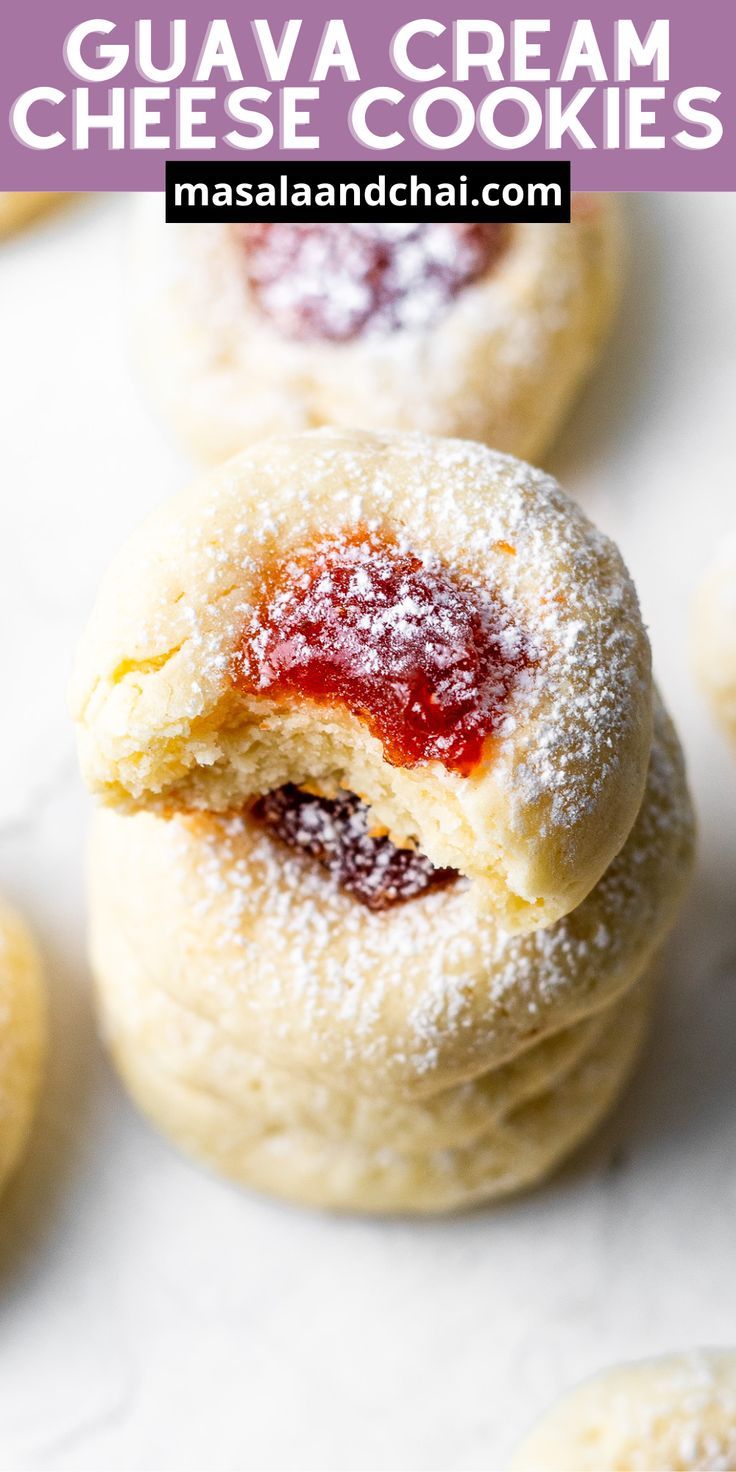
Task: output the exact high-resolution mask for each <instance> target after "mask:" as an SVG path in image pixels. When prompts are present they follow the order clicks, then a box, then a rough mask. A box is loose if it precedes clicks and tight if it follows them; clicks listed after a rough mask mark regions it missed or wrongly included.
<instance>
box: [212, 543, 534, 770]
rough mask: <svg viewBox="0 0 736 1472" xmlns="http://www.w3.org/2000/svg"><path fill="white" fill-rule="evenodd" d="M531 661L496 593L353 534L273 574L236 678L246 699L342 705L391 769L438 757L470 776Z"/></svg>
mask: <svg viewBox="0 0 736 1472" xmlns="http://www.w3.org/2000/svg"><path fill="white" fill-rule="evenodd" d="M532 663H533V660H532V657H531V653H530V650H529V645H528V641H527V640H526V638H525V636H524V634H523V632H522V631H521V630H520V629H519V628H518V626H516V625H515V624H514V622H513V620H512V618H511V616H510V614H509V612H508V610H506V609H505V608H504V607H503V605H502V604H501V603H500V600H499V599H498V598H497V597H495V596H494V594H493V593H490V592H486V591H483V590H479V589H477V588H474V587H465V586H461V585H460V584H459V583H458V582H457V581H456V579H455V578H454V577H453V576H452V575H451V573H450V572H449V570H448V569H447V568H446V567H444V566H443V565H442V564H441V563H439V562H437V561H434V562H430V563H428V564H425V563H424V562H422V561H421V560H420V559H419V558H418V557H416V556H415V555H414V554H413V553H411V552H405V551H402V550H401V549H400V548H399V547H398V546H397V545H396V543H395V542H393V541H390V540H388V539H386V538H383V537H378V536H376V535H375V534H372V533H368V532H358V533H357V534H355V535H353V536H351V537H342V538H340V537H334V538H328V539H326V540H325V541H322V542H320V543H319V544H317V545H314V546H312V547H310V548H307V549H305V550H304V551H302V552H298V553H296V554H294V555H293V556H291V557H289V558H287V559H285V560H284V561H283V562H278V563H276V564H274V565H272V566H271V567H270V568H268V569H267V570H266V575H265V579H264V594H263V597H262V600H261V602H260V603H259V604H258V605H257V606H256V607H255V608H254V609H253V611H252V613H251V616H250V618H249V622H248V625H247V627H246V628H245V629H244V631H243V637H242V641H241V644H240V647H239V648H238V650H237V652H236V654H235V657H234V661H233V667H232V675H233V679H234V682H235V684H236V685H238V686H239V688H240V689H242V690H244V691H245V692H247V693H248V694H258V695H267V696H270V697H272V698H273V697H276V698H278V697H293V696H296V697H303V698H307V699H311V700H316V701H323V702H326V703H329V704H340V705H343V706H345V707H347V709H348V710H349V711H351V712H352V713H353V714H354V715H356V716H358V717H360V719H361V720H363V721H365V723H366V725H367V726H368V727H369V729H370V730H371V731H372V732H373V734H374V735H375V736H377V737H378V739H379V740H380V741H381V743H382V745H383V750H384V753H385V756H386V758H387V760H388V761H390V762H391V763H392V764H393V765H395V766H399V767H413V766H416V765H417V764H418V763H420V762H428V761H440V762H442V763H443V764H444V766H445V767H447V768H449V769H451V770H454V771H457V772H460V773H462V774H464V775H467V774H468V773H470V772H471V771H472V770H473V768H474V767H475V766H476V765H477V763H478V762H479V761H480V759H481V757H482V754H483V745H484V742H485V741H486V739H487V738H488V737H489V736H492V735H493V734H494V733H495V732H496V731H497V730H498V728H499V726H500V725H501V722H502V720H503V718H504V715H505V712H506V707H507V704H508V700H509V696H510V693H511V690H512V687H513V686H514V683H515V682H516V681H517V679H518V677H519V675H520V674H521V672H522V671H523V670H525V669H527V668H529V666H530V665H531V664H532Z"/></svg>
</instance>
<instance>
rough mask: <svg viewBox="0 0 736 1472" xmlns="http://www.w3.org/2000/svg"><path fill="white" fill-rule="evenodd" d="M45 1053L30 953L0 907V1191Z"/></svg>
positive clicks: (21, 1139) (23, 1138) (16, 924)
mask: <svg viewBox="0 0 736 1472" xmlns="http://www.w3.org/2000/svg"><path fill="white" fill-rule="evenodd" d="M45 1052H46V1006H45V995H44V989H43V984H42V979H41V966H40V962H39V959H38V956H37V954H36V949H35V947H34V945H33V942H32V940H31V938H30V936H29V934H28V931H27V930H26V928H25V926H24V925H23V924H22V923H21V921H20V920H19V919H18V917H17V916H16V915H15V914H13V912H12V911H11V910H9V909H8V908H7V907H6V906H5V905H4V904H3V903H2V902H0V1186H2V1185H3V1184H4V1183H5V1181H6V1180H7V1178H8V1176H9V1175H10V1174H11V1172H12V1171H13V1169H14V1168H15V1166H16V1164H17V1163H18V1160H19V1159H20V1156H21V1154H22V1152H23V1150H24V1148H25V1146H26V1142H27V1140H28V1135H29V1133H30V1128H31V1124H32V1121H33V1114H34V1110H35V1105H36V1098H37V1095H38V1089H39V1084H40V1079H41V1072H42V1067H43V1062H44V1056H45Z"/></svg>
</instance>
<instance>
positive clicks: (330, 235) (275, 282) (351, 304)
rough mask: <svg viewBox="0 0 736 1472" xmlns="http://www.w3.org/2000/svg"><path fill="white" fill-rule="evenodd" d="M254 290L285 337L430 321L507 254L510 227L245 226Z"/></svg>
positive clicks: (241, 234)
mask: <svg viewBox="0 0 736 1472" xmlns="http://www.w3.org/2000/svg"><path fill="white" fill-rule="evenodd" d="M235 229H236V231H237V234H238V238H239V240H240V243H241V245H242V247H243V250H244V253H245V261H246V269H247V272H248V279H249V282H250V287H251V290H252V292H253V294H254V296H255V298H256V300H257V302H258V304H259V306H260V308H261V310H262V312H263V313H264V314H265V315H266V316H267V317H269V318H270V319H271V321H272V322H273V323H274V324H275V326H276V327H277V328H278V329H279V331H280V332H282V333H283V334H284V335H285V336H287V337H294V338H303V339H308V338H312V339H315V338H327V339H332V340H333V341H343V340H346V339H348V338H352V337H357V336H359V335H360V334H361V333H364V332H367V331H374V332H376V331H377V332H392V331H396V330H397V329H399V328H409V329H410V328H412V327H414V328H422V327H426V326H428V325H429V324H431V323H432V322H433V321H434V319H435V317H436V316H437V313H438V312H440V311H442V309H443V308H444V307H446V306H447V304H448V303H449V302H450V301H451V300H452V298H453V297H454V296H455V295H456V294H457V292H459V291H460V290H462V288H463V287H464V286H467V285H469V283H470V282H472V281H475V280H477V279H478V277H479V276H482V275H483V274H484V273H485V272H486V271H488V270H489V269H490V267H491V266H492V265H493V264H494V263H495V261H496V260H497V258H498V257H499V256H500V254H501V253H502V251H503V249H504V246H505V243H506V239H507V234H508V232H507V230H506V229H505V227H504V226H503V225H496V224H493V223H491V224H478V225H462V224H450V223H449V222H447V223H444V222H440V223H435V224H430V225H386V224H363V225H335V224H331V225H295V224H273V225H261V224H259V225H254V224H247V225H238V226H236V227H235Z"/></svg>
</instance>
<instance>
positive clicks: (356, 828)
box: [251, 784, 457, 910]
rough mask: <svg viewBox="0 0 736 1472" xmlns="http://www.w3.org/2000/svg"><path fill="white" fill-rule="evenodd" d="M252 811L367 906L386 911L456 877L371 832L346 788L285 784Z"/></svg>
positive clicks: (359, 805)
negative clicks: (317, 789)
mask: <svg viewBox="0 0 736 1472" xmlns="http://www.w3.org/2000/svg"><path fill="white" fill-rule="evenodd" d="M251 815H252V817H254V818H255V819H256V820H257V822H259V823H261V824H262V825H263V826H264V827H265V828H268V830H269V831H270V832H271V833H272V834H274V836H275V837H276V838H279V839H280V840H281V842H282V843H286V844H288V846H289V847H290V848H295V849H299V850H300V851H301V852H302V853H305V854H309V855H310V857H311V858H313V859H316V861H317V863H318V864H320V865H321V866H322V868H323V869H326V870H327V871H328V873H330V874H331V875H332V876H333V878H334V879H335V881H336V882H337V884H339V886H340V888H341V889H343V890H345V891H346V893H347V894H351V895H352V896H353V898H354V899H356V900H359V901H360V903H361V904H363V905H367V907H368V909H369V910H388V909H390V908H391V907H392V906H393V905H400V904H404V903H405V902H406V900H413V899H416V898H417V897H418V896H419V895H422V894H426V893H427V891H428V890H430V889H443V888H445V887H446V886H447V885H448V884H452V883H453V882H454V880H455V879H457V872H456V870H455V869H435V868H434V866H433V865H432V864H431V863H430V861H429V859H427V858H425V857H424V855H423V854H420V853H418V852H417V851H416V850H415V849H410V848H397V847H396V845H395V844H393V843H392V842H391V839H390V838H388V837H387V836H386V835H385V834H382V833H377V834H376V833H372V832H371V829H370V818H369V810H368V808H367V807H366V805H365V803H363V802H361V801H360V798H358V797H355V796H354V794H353V793H350V792H343V793H340V795H339V797H335V798H327V797H318V796H316V795H315V794H313V793H310V792H305V791H304V789H303V788H301V787H294V786H292V785H291V784H288V785H287V786H285V787H278V788H276V790H275V791H274V792H269V793H267V794H266V796H265V797H261V798H259V799H258V802H257V803H255V804H254V806H253V808H252V809H251Z"/></svg>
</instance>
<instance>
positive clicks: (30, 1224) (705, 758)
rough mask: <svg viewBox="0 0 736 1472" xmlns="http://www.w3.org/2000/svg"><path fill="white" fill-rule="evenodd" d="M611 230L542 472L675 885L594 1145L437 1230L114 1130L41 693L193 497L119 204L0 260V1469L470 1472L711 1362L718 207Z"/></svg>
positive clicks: (725, 964) (722, 433)
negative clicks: (648, 1365)
mask: <svg viewBox="0 0 736 1472" xmlns="http://www.w3.org/2000/svg"><path fill="white" fill-rule="evenodd" d="M628 203H629V223H630V236H631V249H630V261H629V275H628V284H627V288H626V293H625V301H624V306H623V311H622V314H621V320H620V325H619V330H618V332H617V334H616V336H615V339H614V341H613V342H612V344H611V346H610V348H609V350H608V352H607V354H606V361H605V363H604V365H603V367H602V369H601V371H600V373H599V375H598V376H597V378H596V380H595V382H594V383H593V384H592V385H591V386H590V388H589V389H588V391H587V392H586V394H585V396H584V398H583V400H582V401H581V403H580V405H579V406H578V408H577V410H576V411H575V413H574V415H573V418H572V421H571V423H570V424H569V425H568V427H567V429H566V431H565V434H564V436H563V438H562V440H561V442H560V443H559V445H558V447H557V449H556V451H555V453H554V454H553V455H552V456H550V457H549V463H550V466H551V468H552V469H553V470H555V472H556V473H557V474H558V475H559V476H560V477H561V478H562V479H563V481H564V482H565V483H566V484H567V485H568V487H569V488H570V489H571V490H572V491H573V492H574V493H575V494H576V495H577V496H579V498H580V499H581V500H582V502H583V504H584V505H585V506H586V508H587V509H588V510H589V511H590V513H591V514H592V515H593V516H594V518H596V519H597V520H598V521H599V522H600V523H601V524H602V525H603V526H604V527H605V528H606V529H607V530H608V531H610V532H612V533H613V535H614V536H615V537H617V538H618V540H619V541H620V543H621V545H622V547H623V550H624V553H625V556H626V557H627V559H628V561H629V564H630V566H631V569H632V571H633V573H634V575H635V577H636V579H637V582H638V584H639V588H640V592H641V597H642V601H643V606H644V612H645V615H646V618H647V620H648V622H649V624H650V627H651V632H652V638H653V643H654V650H655V659H656V664H657V668H658V672H659V677H660V680H661V683H662V685H663V687H664V691H665V694H666V696H667V698H668V700H669V702H670V704H671V706H672V708H673V710H674V713H675V715H676V717H677V719H678V722H679V725H680V729H681V732H682V735H683V738H684V741H685V744H686V748H687V752H688V757H689V762H690V768H691V775H692V782H693V787H694V792H695V796H696V800H697V806H698V811H699V819H700V826H701V844H700V857H699V866H698V870H697V875H696V879H695V883H694V886H693V889H692V892H691V897H690V900H689V903H688V905H687V907H686V909H685V912H684V914H683V917H682V920H681V923H680V925H679V928H678V932H677V934H676V936H675V938H674V941H673V944H672V945H671V946H670V949H669V963H668V967H667V987H666V993H665V995H664V997H663V1000H662V1004H661V1007H660V1012H659V1016H658V1018H657V1022H656V1027H655V1030H654V1035H653V1038H652V1041H651V1045H650V1047H649V1050H648V1052H647V1055H646V1057H645V1059H644V1061H643V1063H642V1065H641V1067H640V1068H639V1071H638V1073H637V1076H636V1078H635V1080H634V1082H633V1085H632V1087H631V1088H630V1089H629V1092H628V1095H627V1097H626V1099H625V1101H624V1102H623V1104H622V1105H621V1107H620V1108H619V1109H618V1111H617V1112H616V1114H615V1116H614V1117H613V1119H612V1120H611V1121H610V1123H609V1124H608V1125H607V1126H606V1127H605V1128H604V1130H603V1132H602V1133H601V1134H599V1136H598V1137H597V1139H596V1140H595V1141H594V1142H593V1144H592V1145H591V1146H589V1147H588V1148H587V1149H586V1150H585V1151H584V1152H583V1154H582V1155H581V1156H578V1158H577V1159H576V1161H575V1162H574V1164H573V1165H572V1166H570V1167H569V1168H568V1169H567V1170H566V1171H565V1172H564V1173H563V1174H562V1175H561V1176H559V1177H558V1178H557V1179H556V1180H555V1181H554V1182H553V1183H551V1184H550V1185H548V1186H547V1187H545V1188H544V1189H543V1190H541V1191H538V1192H536V1193H535V1194H532V1195H529V1196H527V1197H525V1198H524V1199H521V1200H519V1201H517V1202H514V1203H512V1204H509V1205H505V1206H503V1207H501V1208H500V1209H495V1210H483V1211H477V1212H475V1213H474V1214H472V1215H468V1216H465V1217H460V1218H456V1219H454V1220H445V1221H436V1222H435V1221H428V1222H421V1221H419V1222H412V1221H406V1220H400V1221H369V1220H359V1219H358V1220H352V1219H334V1218H330V1217H325V1216H321V1215H319V1214H315V1213H312V1212H309V1211H300V1210H296V1209H290V1208H288V1207H284V1206H282V1205H279V1204H278V1203H276V1202H271V1201H268V1200H261V1199H259V1198H257V1197H254V1196H250V1195H248V1194H247V1193H246V1192H238V1191H237V1190H235V1189H233V1188H232V1187H230V1186H227V1185H224V1184H221V1183H220V1182H218V1181H217V1180H213V1179H210V1178H208V1177H207V1176H206V1175H205V1174H203V1173H201V1172H200V1171H199V1170H197V1169H195V1168H194V1167H193V1166H191V1165H189V1164H188V1163H187V1162H186V1161H185V1160H183V1159H180V1158H179V1157H178V1156H177V1155H176V1154H174V1152H173V1151H172V1150H171V1149H170V1148H169V1147H168V1146H167V1145H166V1144H165V1143H164V1142H163V1141H162V1140H160V1139H159V1138H158V1137H157V1136H156V1135H155V1134H154V1133H153V1132H152V1131H151V1130H150V1129H148V1128H147V1127H146V1126H145V1125H144V1124H143V1123H142V1122H141V1121H140V1120H139V1119H138V1118H137V1116H136V1115H135V1113H134V1112H133V1109H132V1107H131V1106H130V1105H129V1104H128V1103H127V1101H126V1099H125V1097H124V1095H123V1093H122V1091H121V1089H120V1087H119V1086H118V1084H117V1082H116V1080H115V1078H114V1077H113V1075H112V1073H111V1070H110V1068H109V1067H108V1065H107V1063H106V1061H105V1059H104V1057H103V1055H102V1053H101V1051H100V1048H99V1046H98V1044H97V1042H96V1040H95V1032H94V1024H93V1019H92V1015H91V1010H90V1001H89V977H88V974H87V971H86V967H85V958H84V898H83V882H82V862H83V843H84V829H85V824H86V820H87V807H86V799H85V797H84V795H83V793H82V790H81V784H80V782H79V779H78V777H77V775H76V770H75V761H74V754H73V741H72V733H71V731H70V727H69V721H68V719H67V715H66V712H65V704H64V689H65V684H66V680H67V676H68V670H69V664H70V656H71V650H72V647H73V644H74V640H75V638H76V635H77V633H78V631H79V629H80V627H81V624H82V622H83V620H84V618H85V616H86V613H87V611H88V609H89V606H90V603H91V600H92V597H93V593H94V590H95V586H96V584H97V581H98V578H99V575H100V573H101V571H102V568H103V567H104V565H105V564H106V562H107V561H108V559H109V557H110V555H111V553H112V552H113V550H114V549H115V547H116V546H117V544H118V543H119V541H120V540H121V538H122V537H123V535H124V534H125V532H126V531H127V529H128V528H129V527H130V526H131V525H132V524H133V523H134V522H135V521H137V520H138V519H139V518H140V516H141V515H142V514H143V513H144V512H145V511H146V510H147V509H148V508H149V507H150V506H151V505H153V504H154V503H155V502H156V501H158V500H159V499H160V498H162V497H164V496H166V495H168V494H169V493H170V492H171V491H173V490H174V489H176V488H177V487H178V486H179V485H180V484H181V482H182V480H183V479H184V478H185V477H186V476H187V475H188V473H189V470H188V467H187V465H186V462H185V461H184V459H183V457H182V456H180V455H179V453H178V452H177V451H176V450H175V449H174V448H172V446H171V445H170V444H169V443H167V440H166V438H165V436H164V434H163V433H162V432H161V431H160V429H159V427H158V426H157V424H156V423H155V421H154V419H153V417H152V416H151V415H150V414H149V412H148V409H147V407H146V404H145V401H144V398H143V396H142V394H140V393H139V391H138V389H137V387H136V384H135V380H134V376H133V373H132V371H131V368H130V364H129V362H128V358H127V348H126V343H125V307H124V292H123V289H122V278H123V275H124V259H125V226H126V215H127V209H128V204H127V201H126V200H124V199H122V198H117V199H116V198H112V197H110V198H107V199H104V198H99V199H96V200H95V199H88V200H85V201H82V202H80V203H78V204H76V205H75V206H74V207H72V208H70V209H68V210H67V211H65V212H64V213H59V214H58V215H56V216H55V217H54V218H51V219H49V220H48V221H46V222H42V223H41V224H39V225H38V226H37V227H36V228H35V229H33V230H31V231H28V232H27V233H26V234H25V235H24V236H22V237H19V238H17V239H16V240H14V241H12V242H10V243H6V244H3V245H2V247H1V248H0V323H1V324H2V326H1V328H0V359H1V365H0V366H1V371H2V385H1V386H0V415H1V417H2V429H1V434H2V462H1V463H2V490H1V491H0V495H1V497H2V517H1V520H0V702H1V704H0V889H2V890H3V891H4V892H5V893H7V895H8V896H10V897H11V898H12V899H13V900H15V901H16V902H17V903H18V904H19V905H20V906H21V907H22V909H23V910H24V911H25V912H26V914H27V916H28V918H29V919H30V921H31V922H32V923H33V925H34V927H35V929H36V931H37V933H38V935H39V936H40V938H41V942H42V945H43V949H44V952H45V957H46V962H47V966H48V974H49V979H50V983H51V988H52V1001H53V1048H52V1056H51V1068H50V1074H49V1078H48V1084H47V1088H46V1091H45V1096H44V1100H43V1105H42V1110H41V1117H40V1120H39V1124H38V1128H37V1131H36V1134H35V1137H34V1140H33V1144H32V1149H31V1152H30V1155H29V1157H28V1159H27V1161H26V1164H25V1167H24V1169H23V1170H22V1172H21V1174H20V1176H19V1178H18V1179H17V1181H16V1182H15V1184H14V1185H13V1187H12V1188H11V1190H10V1191H9V1193H8V1194H7V1195H6V1196H5V1197H4V1199H3V1201H2V1204H1V1205H0V1466H2V1467H3V1468H5V1469H13V1472H16V1469H17V1472H21V1469H28V1468H33V1469H46V1468H53V1469H63V1468H72V1469H88V1468H89V1469H93V1468H94V1469H102V1468H104V1469H111V1472H112V1469H131V1472H132V1469H153V1468H155V1469H161V1472H163V1469H172V1472H174V1469H175V1472H188V1469H215V1472H225V1469H261V1468H262V1469H292V1468H295V1469H299V1472H308V1469H318V1468H320V1469H321V1468H325V1469H341V1472H345V1469H348V1472H359V1469H382V1472H384V1469H402V1472H415V1469H416V1472H419V1469H422V1472H424V1469H438V1472H439V1469H442V1472H447V1469H452V1472H456V1469H473V1468H485V1469H494V1472H495V1469H498V1468H500V1467H502V1466H503V1463H504V1459H505V1457H506V1456H507V1455H508V1453H509V1451H510V1449H511V1447H512V1445H513V1443H514V1441H515V1439H516V1438H517V1437H518V1435H519V1434H520V1433H521V1431H522V1430H523V1429H524V1427H525V1426H526V1425H527V1424H528V1422H529V1421H530V1419H533V1417H534V1416H535V1415H536V1413H537V1412H538V1411H539V1410H540V1409H541V1408H542V1407H543V1406H544V1404H545V1403H546V1402H547V1401H548V1400H549V1399H550V1398H552V1397H553V1396H555V1395H556V1394H557V1393H558V1392H559V1391H561V1390H562V1389H563V1388H564V1387H566V1386H568V1385H569V1384H571V1383H572V1382H573V1381H575V1380H576V1379H578V1378H579V1377H581V1376H583V1375H586V1374H588V1373H590V1372H591V1371H593V1370H595V1369H597V1368H598V1367H600V1366H602V1365H605V1364H606V1363H608V1362H610V1361H613V1360H619V1359H622V1358H627V1357H634V1356H640V1355H647V1354H651V1353H656V1352H658V1351H661V1350H666V1349H669V1348H673V1347H678V1346H689V1345H691V1344H694V1343H696V1342H699V1343H728V1342H729V1341H731V1342H736V1272H734V1262H735V1259H736V1253H735V1251H734V1248H735V1245H736V1225H735V1224H736V1128H735V1125H736V1090H735V1089H734V1078H735V1073H736V1070H735V1068H734V1056H735V1053H736V1047H735V1042H734V1040H735V1039H736V912H735V910H734V888H735V884H734V881H735V880H736V761H733V760H732V759H731V757H730V755H729V753H728V752H727V750H726V747H725V744H724V743H723V742H722V740H721V738H720V737H719V735H718V734H717V732H716V731H715V730H714V728H713V726H712V723H711V721H710V718H709V714H708V711H707V709H706V707H705V705H704V703H703V701H702V699H701V696H700V694H699V692H698V690H697V688H696V686H695V684H694V682H693V679H692V675H691V669H690V656H689V649H688V642H689V623H690V613H691V598H692V594H693V590H694V588H695V586H696V583H697V580H698V577H699V575H700V573H701V570H702V568H703V566H704V565H705V563H706V561H707V559H708V556H709V554H710V553H711V552H712V551H713V550H714V548H715V546H716V544H717V543H719V542H720V540H721V537H722V534H723V532H724V529H725V528H726V527H727V525H728V524H729V523H733V524H734V526H736V498H735V496H734V468H735V467H734V459H735V457H734V448H733V446H734V431H735V428H736V348H735V346H734V345H735V344H736V281H735V277H734V264H733V263H734V258H735V251H734V247H735V245H736V196H733V195H731V196H713V197H704V196H699V197H698V196H684V195H682V196H653V197H649V198H643V197H642V198H638V199H634V198H632V199H631V200H630V201H629V202H628Z"/></svg>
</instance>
